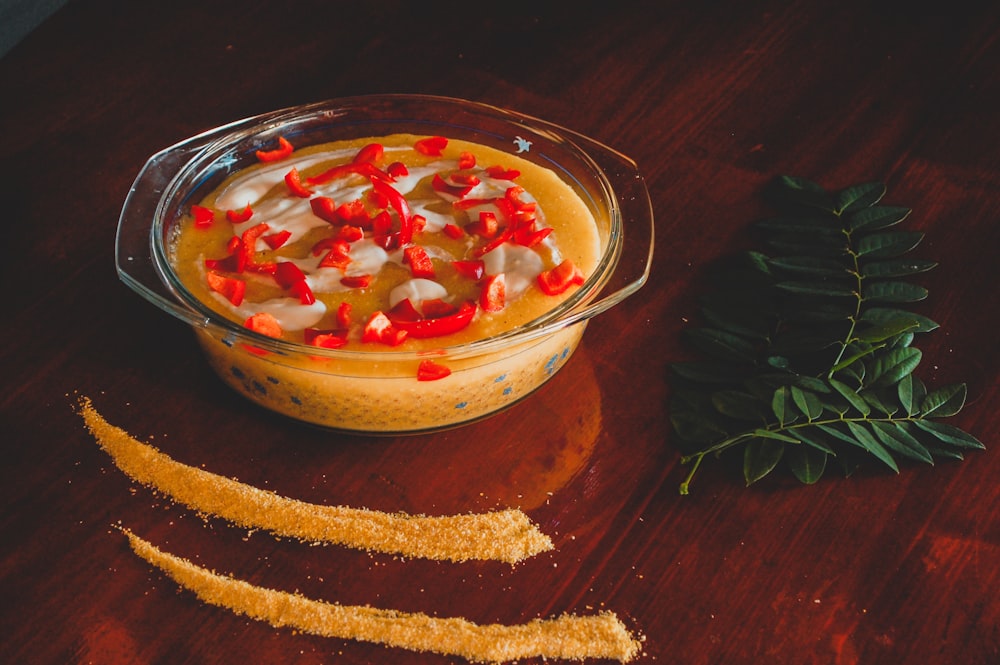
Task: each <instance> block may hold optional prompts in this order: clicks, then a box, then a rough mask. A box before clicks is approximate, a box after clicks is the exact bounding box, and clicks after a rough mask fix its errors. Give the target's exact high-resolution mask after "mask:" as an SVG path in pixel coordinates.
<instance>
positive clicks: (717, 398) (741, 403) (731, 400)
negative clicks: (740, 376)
mask: <svg viewBox="0 0 1000 665" xmlns="http://www.w3.org/2000/svg"><path fill="white" fill-rule="evenodd" d="M712 405H713V406H714V407H715V409H716V411H718V412H719V413H721V414H722V415H724V416H729V417H730V418H736V419H737V420H753V421H762V420H763V419H764V417H763V414H762V413H761V410H760V404H759V402H758V401H757V399H756V398H755V397H754V396H753V395H748V394H747V393H743V392H740V391H738V390H720V391H719V392H717V393H714V394H713V395H712Z"/></svg>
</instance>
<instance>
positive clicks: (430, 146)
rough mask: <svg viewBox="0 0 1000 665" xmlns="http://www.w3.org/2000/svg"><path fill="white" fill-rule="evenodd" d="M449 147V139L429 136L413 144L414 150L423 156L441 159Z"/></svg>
mask: <svg viewBox="0 0 1000 665" xmlns="http://www.w3.org/2000/svg"><path fill="white" fill-rule="evenodd" d="M447 147H448V139H446V138H445V137H443V136H429V137H427V138H424V139H420V140H419V141H417V142H416V143H414V144H413V149H414V150H416V151H417V152H419V153H421V154H423V155H429V156H431V157H440V156H441V153H442V152H444V149H445V148H447Z"/></svg>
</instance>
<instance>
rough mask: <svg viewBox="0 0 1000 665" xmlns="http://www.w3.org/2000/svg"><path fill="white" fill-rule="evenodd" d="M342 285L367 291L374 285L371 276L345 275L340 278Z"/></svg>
mask: <svg viewBox="0 0 1000 665" xmlns="http://www.w3.org/2000/svg"><path fill="white" fill-rule="evenodd" d="M340 283H341V284H343V285H344V286H346V287H347V288H349V289H365V288H368V286H369V285H371V283H372V276H371V275H345V276H343V277H341V278H340Z"/></svg>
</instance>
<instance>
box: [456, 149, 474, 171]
mask: <svg viewBox="0 0 1000 665" xmlns="http://www.w3.org/2000/svg"><path fill="white" fill-rule="evenodd" d="M475 165H476V156H475V155H473V154H472V153H471V152H466V151H462V153H461V154H460V155H459V156H458V168H460V169H471V168H472V167H473V166H475Z"/></svg>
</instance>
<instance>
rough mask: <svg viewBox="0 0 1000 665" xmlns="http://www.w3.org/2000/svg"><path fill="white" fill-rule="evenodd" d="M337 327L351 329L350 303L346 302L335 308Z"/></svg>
mask: <svg viewBox="0 0 1000 665" xmlns="http://www.w3.org/2000/svg"><path fill="white" fill-rule="evenodd" d="M337 325H338V326H340V327H341V328H350V327H351V303H349V302H347V301H346V300H345V301H344V302H342V303H340V306H339V307H337Z"/></svg>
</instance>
